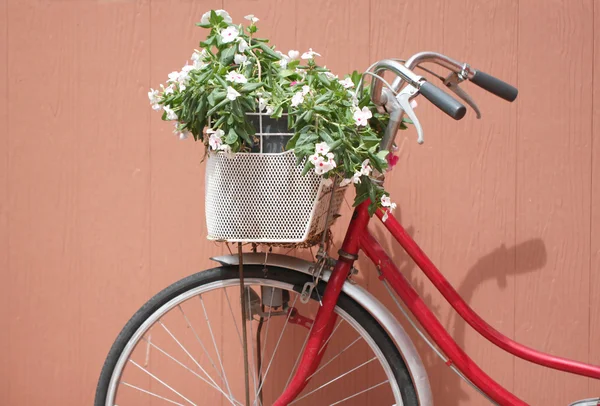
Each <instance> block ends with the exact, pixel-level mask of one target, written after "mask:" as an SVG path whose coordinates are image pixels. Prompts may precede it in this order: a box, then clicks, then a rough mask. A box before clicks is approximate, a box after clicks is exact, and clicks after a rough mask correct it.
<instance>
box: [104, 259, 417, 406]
mask: <svg viewBox="0 0 600 406" xmlns="http://www.w3.org/2000/svg"><path fill="white" fill-rule="evenodd" d="M244 276H245V278H244V286H245V288H244V292H245V293H244V296H243V297H244V301H245V302H246V301H247V303H246V307H247V309H248V310H247V312H246V315H245V317H242V314H241V300H242V299H241V297H242V294H241V288H240V280H239V274H238V270H237V267H219V268H214V269H211V270H207V271H203V272H199V273H197V274H194V275H192V276H189V277H187V278H185V279H182V280H180V281H178V282H176V283H174V284H173V285H171V286H169V287H168V288H166V289H165V290H163V291H162V292H160V293H158V294H157V295H156V296H154V297H153V298H152V299H151V300H150V301H148V302H147V303H146V304H145V305H144V306H143V307H142V308H141V309H140V310H139V311H138V312H137V313H136V314H135V315H134V316H133V317H132V318H131V320H130V321H129V322H128V323H127V324H126V325H125V327H124V328H123V330H122V331H121V333H120V334H119V336H118V337H117V339H116V341H115V343H114V344H113V346H112V348H111V350H110V352H109V354H108V357H107V359H106V362H105V364H104V367H103V369H102V373H101V375H100V380H99V383H98V387H97V391H96V398H95V406H116V405H119V406H126V405H141V404H144V405H146V404H147V405H162V404H165V405H233V406H240V405H244V404H245V403H246V383H245V374H244V351H243V345H242V342H243V340H242V336H243V329H242V323H245V325H246V330H247V343H248V347H247V351H248V364H249V378H248V387H249V393H250V404H251V405H256V406H262V405H270V404H272V403H273V402H274V401H275V400H276V399H277V397H278V396H279V395H280V394H281V393H282V391H283V389H284V388H285V387H286V385H287V384H288V383H289V380H290V378H291V376H292V372H293V371H294V369H295V367H296V366H297V363H298V360H299V355H300V354H301V351H302V349H303V345H304V344H305V342H306V338H307V337H308V333H309V330H310V325H311V321H312V319H314V315H315V314H316V311H317V309H318V306H319V303H318V297H319V296H318V295H319V292H323V291H324V288H325V283H323V282H321V284H320V286H319V288H318V289H315V292H314V293H313V298H312V300H310V301H309V303H306V304H303V303H302V302H301V300H300V294H299V292H300V291H301V289H302V287H303V286H304V284H305V283H306V282H308V281H310V280H311V277H310V276H308V275H305V274H302V273H299V272H295V271H291V270H289V269H283V268H277V267H269V268H268V270H266V269H265V268H264V267H262V266H255V265H253V266H245V267H244ZM321 294H322V293H321ZM335 312H336V314H337V315H338V316H339V317H338V321H337V323H336V326H335V328H334V331H333V333H332V336H331V338H330V340H329V341H328V342H327V344H326V346H325V347H324V348H323V349H322V351H325V353H324V355H323V358H322V362H321V364H320V366H319V368H318V369H317V371H316V372H315V373H314V374H313V376H312V377H311V378H310V382H309V384H308V385H307V386H306V388H305V389H304V391H303V392H302V393H301V394H300V395H299V396H298V397H297V398H296V399H295V400H294V402H292V403H293V404H297V405H303V404H305V405H309V404H310V405H338V404H342V405H394V404H395V405H398V406H399V405H408V406H416V405H417V404H418V402H417V396H416V392H415V389H414V386H413V384H412V381H411V378H410V374H409V372H408V369H407V367H406V365H405V363H404V361H403V360H402V357H401V356H400V354H399V352H398V350H397V349H396V347H395V345H394V344H393V342H392V341H391V339H390V338H389V336H388V335H387V333H386V332H385V330H384V329H383V328H382V327H381V326H380V325H379V324H378V323H377V322H376V321H375V320H374V319H373V318H372V317H371V316H370V315H369V314H368V313H367V311H365V310H364V309H363V308H362V307H360V306H359V305H358V304H357V303H356V302H354V301H353V300H352V299H351V298H349V297H348V296H346V295H345V294H343V293H342V295H341V296H340V299H339V301H338V304H337V307H336V309H335Z"/></svg>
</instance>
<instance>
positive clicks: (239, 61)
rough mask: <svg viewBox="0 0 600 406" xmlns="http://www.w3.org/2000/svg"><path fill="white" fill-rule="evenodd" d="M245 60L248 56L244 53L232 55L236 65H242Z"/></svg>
mask: <svg viewBox="0 0 600 406" xmlns="http://www.w3.org/2000/svg"><path fill="white" fill-rule="evenodd" d="M247 60H248V57H247V56H246V55H242V54H235V56H234V57H233V61H234V62H235V64H236V65H244V64H245V63H246V61H247Z"/></svg>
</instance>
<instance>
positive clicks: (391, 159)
mask: <svg viewBox="0 0 600 406" xmlns="http://www.w3.org/2000/svg"><path fill="white" fill-rule="evenodd" d="M385 158H386V159H387V163H388V171H390V170H392V168H393V167H394V166H396V164H397V163H398V161H399V160H400V157H399V156H398V155H393V154H391V153H390V154H387V156H386V157H385Z"/></svg>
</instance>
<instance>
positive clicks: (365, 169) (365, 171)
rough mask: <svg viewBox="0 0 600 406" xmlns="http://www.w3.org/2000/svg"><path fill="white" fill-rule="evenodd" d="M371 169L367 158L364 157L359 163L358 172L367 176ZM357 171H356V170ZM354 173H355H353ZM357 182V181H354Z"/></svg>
mask: <svg viewBox="0 0 600 406" xmlns="http://www.w3.org/2000/svg"><path fill="white" fill-rule="evenodd" d="M372 171H373V168H371V165H370V163H369V160H368V159H365V160H364V161H363V163H362V164H360V174H361V175H365V176H369V175H370V174H371V172H372ZM357 173H358V172H357ZM355 175H356V174H355ZM354 183H357V182H354Z"/></svg>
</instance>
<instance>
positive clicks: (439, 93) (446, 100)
mask: <svg viewBox="0 0 600 406" xmlns="http://www.w3.org/2000/svg"><path fill="white" fill-rule="evenodd" d="M419 91H420V92H421V94H422V95H423V96H425V98H426V99H427V100H429V101H430V102H432V103H433V104H435V105H436V106H437V107H438V108H439V109H440V110H442V111H443V112H444V113H446V114H448V115H449V116H450V117H452V118H453V119H455V120H460V119H461V118H463V117H464V116H465V114H466V113H467V108H466V107H465V106H463V105H462V104H460V103H459V102H458V101H457V100H456V99H454V97H452V96H450V95H449V94H448V93H446V92H444V91H443V90H440V89H438V88H437V87H436V86H435V85H432V84H431V83H429V82H423V83H422V84H421V87H420V89H419Z"/></svg>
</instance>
